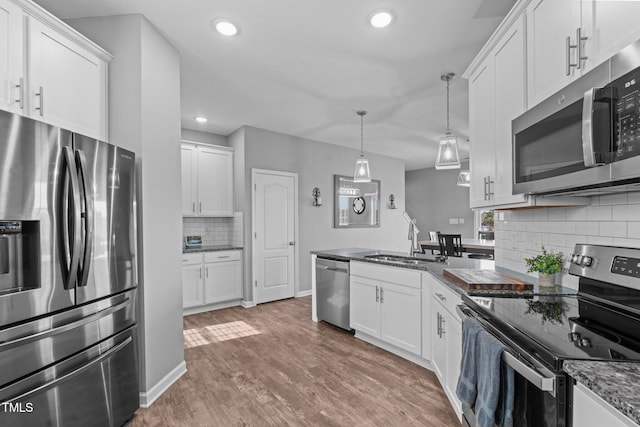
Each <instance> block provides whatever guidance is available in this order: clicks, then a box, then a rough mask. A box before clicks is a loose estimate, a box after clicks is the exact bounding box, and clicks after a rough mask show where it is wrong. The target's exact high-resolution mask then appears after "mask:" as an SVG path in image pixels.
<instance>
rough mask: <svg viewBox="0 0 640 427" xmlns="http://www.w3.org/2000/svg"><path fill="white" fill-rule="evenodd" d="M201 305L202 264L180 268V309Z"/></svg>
mask: <svg viewBox="0 0 640 427" xmlns="http://www.w3.org/2000/svg"><path fill="white" fill-rule="evenodd" d="M202 304H203V295H202V264H196V265H185V266H182V307H183V308H189V307H196V306H199V305H202Z"/></svg>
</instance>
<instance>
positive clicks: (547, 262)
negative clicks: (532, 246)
mask: <svg viewBox="0 0 640 427" xmlns="http://www.w3.org/2000/svg"><path fill="white" fill-rule="evenodd" d="M563 257H564V255H563V254H562V252H558V253H553V252H547V249H546V248H545V247H544V246H542V254H540V255H537V256H534V257H532V258H525V259H524V260H525V262H526V263H527V273H531V272H533V271H537V272H538V284H539V285H540V286H541V287H544V286H553V285H554V278H555V274H556V273H559V272H561V271H562V263H563Z"/></svg>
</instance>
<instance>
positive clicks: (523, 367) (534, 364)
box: [457, 305, 570, 427]
mask: <svg viewBox="0 0 640 427" xmlns="http://www.w3.org/2000/svg"><path fill="white" fill-rule="evenodd" d="M457 311H458V314H459V315H460V318H461V319H464V318H466V317H473V318H474V319H476V320H477V321H478V322H479V323H480V324H481V325H482V327H483V328H484V329H485V330H486V331H487V332H489V333H490V334H492V335H493V336H494V337H496V338H497V339H498V340H500V341H501V342H502V343H503V344H504V345H505V347H506V351H505V352H504V353H503V356H502V360H503V363H506V364H507V365H509V366H510V367H511V368H513V371H514V380H515V387H514V391H515V395H514V401H513V405H514V406H513V425H514V426H518V427H568V426H569V425H570V424H568V415H567V411H568V405H567V393H568V392H569V389H570V387H567V377H566V375H565V374H563V373H556V372H553V371H551V370H549V369H548V368H546V367H545V366H544V365H542V363H540V362H539V361H536V360H535V359H534V358H533V357H532V356H531V355H527V354H525V351H524V350H523V349H522V348H521V347H520V346H519V345H517V344H516V343H514V342H513V340H511V339H510V338H509V337H507V336H506V335H505V334H503V333H502V332H501V331H499V330H498V329H496V328H495V327H492V326H491V324H490V323H488V322H487V320H486V319H484V318H482V317H480V316H478V315H477V314H476V313H475V312H474V311H473V310H472V309H471V308H469V307H468V306H466V305H459V306H458V307H457ZM462 411H463V414H462V415H463V417H462V418H463V420H462V422H463V425H465V426H467V427H475V426H476V417H475V413H474V408H469V407H466V405H463V408H462Z"/></svg>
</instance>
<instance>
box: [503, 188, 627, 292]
mask: <svg viewBox="0 0 640 427" xmlns="http://www.w3.org/2000/svg"><path fill="white" fill-rule="evenodd" d="M501 214H503V216H501ZM501 214H499V215H497V220H496V221H495V236H496V250H495V258H496V264H497V265H499V266H501V267H505V268H508V269H511V270H515V271H518V272H522V273H526V271H527V269H526V264H525V261H524V258H527V257H531V256H532V255H536V254H538V253H540V246H541V245H544V246H545V247H546V248H547V249H549V250H553V251H554V252H559V251H561V252H563V253H564V254H565V256H566V255H570V254H571V253H572V252H573V248H574V246H575V244H576V243H593V244H601V245H614V246H628V247H635V248H640V193H635V192H634V193H622V194H614V195H608V196H596V197H592V198H591V204H590V205H589V206H581V207H575V208H549V209H532V210H513V211H503V212H501ZM565 258H566V257H565ZM565 266H566V267H568V264H566V263H565ZM530 274H531V275H532V276H534V277H537V273H530ZM562 284H563V285H564V286H569V287H573V288H576V287H577V280H576V278H575V277H572V276H569V275H568V274H566V273H565V274H563V277H562Z"/></svg>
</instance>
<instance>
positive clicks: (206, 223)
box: [182, 212, 243, 247]
mask: <svg viewBox="0 0 640 427" xmlns="http://www.w3.org/2000/svg"><path fill="white" fill-rule="evenodd" d="M182 235H183V236H192V235H197V236H202V244H203V245H206V246H208V245H233V246H240V247H242V246H243V244H242V236H243V232H242V212H236V213H235V214H234V216H233V217H229V218H182Z"/></svg>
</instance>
